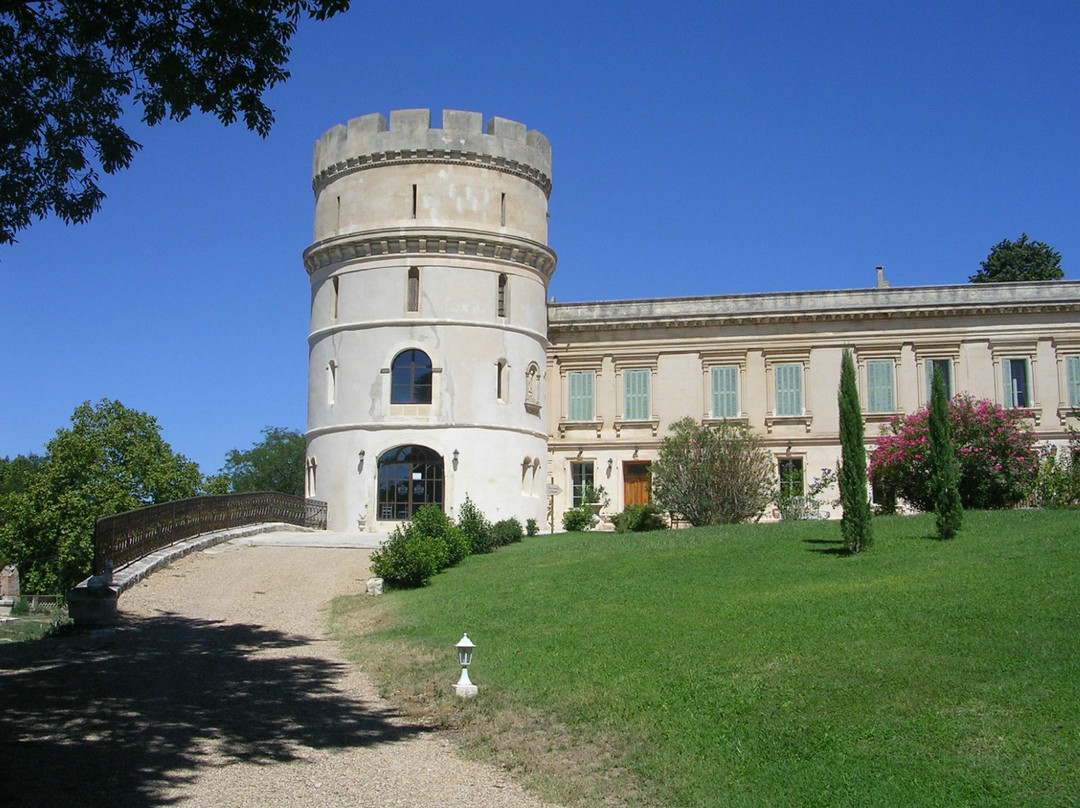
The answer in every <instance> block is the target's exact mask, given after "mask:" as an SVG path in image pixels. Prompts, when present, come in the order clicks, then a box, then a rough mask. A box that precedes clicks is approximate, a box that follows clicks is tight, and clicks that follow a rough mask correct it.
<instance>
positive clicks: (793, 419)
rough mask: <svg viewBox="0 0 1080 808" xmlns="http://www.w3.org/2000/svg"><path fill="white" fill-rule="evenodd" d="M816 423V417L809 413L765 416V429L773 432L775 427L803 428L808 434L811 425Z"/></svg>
mask: <svg viewBox="0 0 1080 808" xmlns="http://www.w3.org/2000/svg"><path fill="white" fill-rule="evenodd" d="M813 423H814V416H813V415H811V414H810V413H809V412H804V413H803V414H802V415H766V416H765V428H766V429H767V430H768V431H769V432H772V431H773V428H774V427H777V426H802V427H804V428H805V429H806V431H807V432H809V431H810V427H811V425H812V424H813Z"/></svg>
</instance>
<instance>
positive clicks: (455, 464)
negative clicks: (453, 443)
mask: <svg viewBox="0 0 1080 808" xmlns="http://www.w3.org/2000/svg"><path fill="white" fill-rule="evenodd" d="M457 464H458V450H457V449H454V471H457Z"/></svg>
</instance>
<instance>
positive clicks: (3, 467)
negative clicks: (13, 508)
mask: <svg viewBox="0 0 1080 808" xmlns="http://www.w3.org/2000/svg"><path fill="white" fill-rule="evenodd" d="M44 464H45V458H44V457H43V456H42V455H39V454H33V453H31V454H28V455H18V456H16V457H0V496H3V495H4V494H15V493H19V492H21V491H25V490H26V489H28V488H29V487H30V480H32V479H33V477H34V475H35V474H37V473H38V471H40V470H41V467H42V466H43V465H44Z"/></svg>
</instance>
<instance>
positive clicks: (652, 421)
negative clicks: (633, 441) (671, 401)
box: [615, 418, 660, 438]
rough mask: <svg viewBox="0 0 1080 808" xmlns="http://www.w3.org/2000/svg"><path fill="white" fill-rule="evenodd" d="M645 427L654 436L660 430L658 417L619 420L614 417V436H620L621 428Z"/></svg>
mask: <svg viewBox="0 0 1080 808" xmlns="http://www.w3.org/2000/svg"><path fill="white" fill-rule="evenodd" d="M642 427H644V428H647V429H649V430H650V431H651V432H652V436H653V437H654V438H655V437H656V434H657V432H659V431H660V419H659V418H648V419H645V420H639V419H636V418H635V419H633V420H619V419H615V437H616V438H621V437H622V431H623V429H634V428H642Z"/></svg>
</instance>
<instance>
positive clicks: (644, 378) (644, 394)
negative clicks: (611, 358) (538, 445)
mask: <svg viewBox="0 0 1080 808" xmlns="http://www.w3.org/2000/svg"><path fill="white" fill-rule="evenodd" d="M650 375H651V373H650V371H648V370H624V371H623V388H624V408H623V409H624V412H623V418H625V419H626V420H627V421H647V420H649V418H650V417H651V416H652V412H651V407H650V406H649V377H650Z"/></svg>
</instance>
